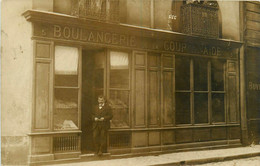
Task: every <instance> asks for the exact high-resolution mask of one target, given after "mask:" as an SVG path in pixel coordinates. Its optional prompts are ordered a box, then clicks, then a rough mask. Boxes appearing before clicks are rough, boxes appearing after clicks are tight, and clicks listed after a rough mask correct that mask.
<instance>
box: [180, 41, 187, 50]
mask: <svg viewBox="0 0 260 166" xmlns="http://www.w3.org/2000/svg"><path fill="white" fill-rule="evenodd" d="M186 48H187V44H186V43H182V46H181V52H184V51H185V50H186Z"/></svg>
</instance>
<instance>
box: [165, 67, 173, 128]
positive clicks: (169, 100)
mask: <svg viewBox="0 0 260 166" xmlns="http://www.w3.org/2000/svg"><path fill="white" fill-rule="evenodd" d="M172 91H173V73H172V72H163V121H164V124H166V125H169V124H172V123H173V92H172Z"/></svg>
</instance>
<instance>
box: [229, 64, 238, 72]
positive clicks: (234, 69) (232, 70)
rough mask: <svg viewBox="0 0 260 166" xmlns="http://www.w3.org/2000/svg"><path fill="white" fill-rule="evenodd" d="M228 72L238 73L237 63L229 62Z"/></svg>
mask: <svg viewBox="0 0 260 166" xmlns="http://www.w3.org/2000/svg"><path fill="white" fill-rule="evenodd" d="M228 71H229V72H235V71H236V63H235V62H229V63H228Z"/></svg>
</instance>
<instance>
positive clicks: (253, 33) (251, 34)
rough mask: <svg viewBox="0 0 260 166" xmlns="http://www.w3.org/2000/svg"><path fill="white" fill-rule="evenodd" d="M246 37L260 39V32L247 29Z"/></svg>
mask: <svg viewBox="0 0 260 166" xmlns="http://www.w3.org/2000/svg"><path fill="white" fill-rule="evenodd" d="M246 37H247V38H252V39H260V32H258V31H254V30H250V29H247V30H246Z"/></svg>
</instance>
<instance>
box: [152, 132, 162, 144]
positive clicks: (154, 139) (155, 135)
mask: <svg viewBox="0 0 260 166" xmlns="http://www.w3.org/2000/svg"><path fill="white" fill-rule="evenodd" d="M160 144H161V139H160V132H149V146H153V145H160Z"/></svg>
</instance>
